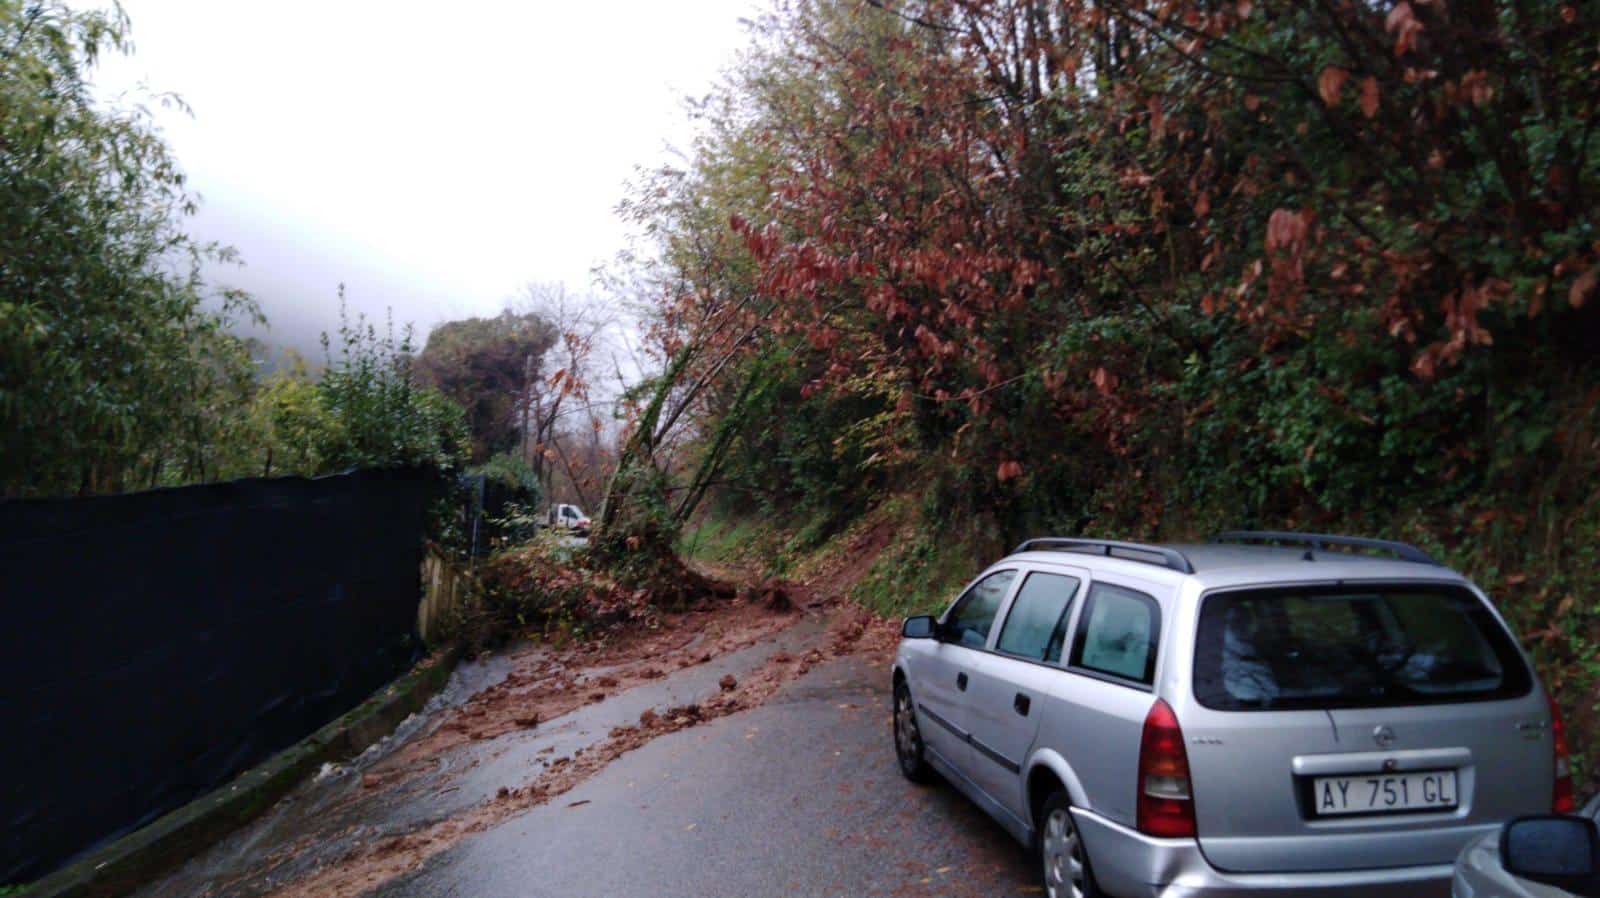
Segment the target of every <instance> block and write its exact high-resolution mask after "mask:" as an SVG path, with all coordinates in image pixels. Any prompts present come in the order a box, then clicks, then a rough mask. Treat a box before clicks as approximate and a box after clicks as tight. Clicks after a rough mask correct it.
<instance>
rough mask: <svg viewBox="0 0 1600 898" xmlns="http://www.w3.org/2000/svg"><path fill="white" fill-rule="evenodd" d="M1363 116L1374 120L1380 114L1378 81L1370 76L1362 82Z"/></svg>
mask: <svg viewBox="0 0 1600 898" xmlns="http://www.w3.org/2000/svg"><path fill="white" fill-rule="evenodd" d="M1360 102H1361V114H1362V115H1364V116H1366V117H1367V118H1372V117H1373V116H1375V115H1377V114H1378V79H1377V78H1374V77H1372V76H1371V75H1368V76H1367V77H1366V79H1365V80H1363V81H1362V82H1361V100H1360Z"/></svg>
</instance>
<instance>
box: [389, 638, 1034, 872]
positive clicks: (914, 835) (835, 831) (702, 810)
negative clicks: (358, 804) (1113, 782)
mask: <svg viewBox="0 0 1600 898" xmlns="http://www.w3.org/2000/svg"><path fill="white" fill-rule="evenodd" d="M886 679H887V677H886V673H885V671H883V670H881V669H878V667H877V666H868V664H867V663H866V662H864V661H863V660H862V659H860V658H844V659H840V660H837V661H832V662H828V663H826V664H824V665H821V666H819V667H818V668H817V669H815V670H813V671H812V672H811V673H810V674H808V675H807V676H805V677H803V678H801V679H799V680H797V681H795V682H793V683H791V684H789V685H788V686H786V687H784V688H783V689H782V690H780V691H779V692H778V693H777V694H775V695H774V696H772V697H771V698H769V699H768V700H767V702H766V703H765V704H764V705H762V706H761V707H759V708H756V709H753V710H750V711H745V712H742V713H739V714H734V715H732V716H729V717H724V718H721V719H719V720H715V721H711V722H710V723H707V724H704V725H702V726H699V727H695V728H693V729H689V730H683V731H680V732H677V733H672V734H669V735H666V736H663V737H660V738H658V739H656V740H654V741H652V742H651V743H649V744H648V745H646V746H644V747H643V748H641V749H638V750H636V751H633V752H630V753H628V754H626V755H623V756H622V757H621V758H619V759H617V760H616V761H614V762H612V763H611V765H610V766H608V767H607V768H606V769H605V770H604V771H602V772H600V773H599V774H597V775H595V776H594V777H593V778H592V779H590V780H589V781H588V782H586V783H584V784H583V785H580V786H578V787H577V788H575V789H573V790H572V791H571V792H568V793H567V794H566V795H563V796H561V798H560V799H558V800H557V801H555V802H552V803H551V804H549V805H545V806H542V807H538V808H534V809H533V810H531V811H528V812H527V813H525V814H523V815H522V816H520V817H516V818H513V819H511V820H508V821H506V822H505V823H503V824H502V825H500V826H499V827H497V828H495V829H492V830H490V831H488V832H485V833H481V834H478V835H475V836H473V837H470V838H468V839H466V840H465V841H463V842H461V843H460V844H459V845H457V846H456V847H454V848H452V849H450V850H449V851H446V852H444V853H443V854H440V855H437V856H435V857H434V858H432V859H431V860H430V861H429V862H427V863H426V864H424V865H423V867H422V868H421V869H420V870H418V871H416V872H414V873H413V874H411V875H409V876H407V877H404V878H402V879H401V880H399V881H397V882H394V883H391V884H390V885H389V886H387V887H385V888H383V889H382V890H380V891H379V892H378V894H380V895H382V896H385V898H423V896H460V898H468V896H473V898H476V896H484V898H495V896H504V898H512V896H519V898H520V896H528V898H533V896H571V898H582V896H595V898H599V896H616V895H651V896H663V898H673V896H683V898H688V896H707V898H712V896H785V898H792V896H852V895H889V896H902V895H903V896H920V895H974V896H979V895H982V896H990V895H994V896H1003V895H1037V894H1040V893H1041V889H1040V888H1039V887H1038V886H1037V884H1036V883H1037V880H1036V879H1035V878H1034V874H1033V866H1032V864H1031V863H1030V862H1029V861H1028V859H1027V858H1026V856H1025V854H1024V852H1023V850H1022V848H1021V847H1020V846H1019V845H1017V843H1016V842H1014V841H1013V840H1012V839H1011V837H1010V836H1009V835H1007V834H1006V833H1005V832H1004V831H1003V830H1001V829H1000V827H999V826H997V825H996V824H994V823H993V822H992V821H991V820H989V818H988V817H986V816H984V815H983V814H982V812H980V811H978V810H977V809H976V808H975V807H974V806H972V805H971V804H970V803H969V802H967V801H966V800H965V799H964V798H962V797H961V796H960V795H958V794H957V793H956V792H955V790H954V789H952V788H951V787H950V786H948V785H946V784H944V783H942V782H941V783H936V784H934V785H932V786H921V787H919V786H915V785H912V784H911V783H909V782H907V781H906V780H905V779H904V778H903V777H901V775H900V773H899V769H898V767H897V766H896V764H895V760H894V753H893V746H892V740H891V738H890V735H889V715H888V702H889V695H888V691H887V689H886V687H885V683H884V681H885V680H886Z"/></svg>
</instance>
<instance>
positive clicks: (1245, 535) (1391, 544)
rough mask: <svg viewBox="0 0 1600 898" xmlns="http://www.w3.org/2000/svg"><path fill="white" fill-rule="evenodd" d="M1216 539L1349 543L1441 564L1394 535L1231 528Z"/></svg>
mask: <svg viewBox="0 0 1600 898" xmlns="http://www.w3.org/2000/svg"><path fill="white" fill-rule="evenodd" d="M1211 541H1212V542H1214V543H1282V544H1286V545H1291V546H1305V547H1307V548H1309V549H1312V550H1313V551H1317V552H1320V551H1322V550H1323V549H1325V548H1327V547H1328V546H1347V547H1349V548H1354V549H1378V550H1380V551H1384V552H1390V553H1393V554H1394V556H1395V557H1396V558H1399V559H1400V560H1401V561H1412V562H1416V563H1417V564H1431V565H1434V566H1439V562H1438V561H1437V560H1435V559H1434V557H1433V556H1432V555H1429V554H1428V553H1427V552H1424V551H1422V550H1421V549H1419V548H1417V547H1416V546H1413V545H1411V544H1409V543H1402V542H1396V541H1394V540H1392V539H1368V538H1367V537H1364V536H1340V535H1338V534H1334V533H1298V532H1296V531H1292V530H1227V531H1224V532H1222V533H1218V534H1217V535H1216V536H1213V537H1211Z"/></svg>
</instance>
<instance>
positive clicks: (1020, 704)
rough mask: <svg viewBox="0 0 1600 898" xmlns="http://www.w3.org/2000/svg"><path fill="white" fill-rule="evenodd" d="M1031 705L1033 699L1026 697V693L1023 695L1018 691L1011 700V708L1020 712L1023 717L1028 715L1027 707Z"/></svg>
mask: <svg viewBox="0 0 1600 898" xmlns="http://www.w3.org/2000/svg"><path fill="white" fill-rule="evenodd" d="M1032 706H1033V699H1030V698H1028V697H1027V696H1026V695H1023V694H1022V693H1020V692H1019V693H1017V697H1016V698H1014V699H1012V700H1011V708H1012V710H1014V711H1016V712H1017V713H1018V714H1021V715H1022V716H1023V717H1027V716H1028V709H1029V708H1031V707H1032Z"/></svg>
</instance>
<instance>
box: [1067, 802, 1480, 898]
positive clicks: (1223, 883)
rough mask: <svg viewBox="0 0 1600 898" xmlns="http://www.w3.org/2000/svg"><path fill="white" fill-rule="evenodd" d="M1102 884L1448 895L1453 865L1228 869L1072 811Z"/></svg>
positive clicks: (1426, 897) (1332, 896)
mask: <svg viewBox="0 0 1600 898" xmlns="http://www.w3.org/2000/svg"><path fill="white" fill-rule="evenodd" d="M1072 816H1073V820H1074V821H1076V823H1077V825H1078V831H1079V833H1081V834H1082V836H1083V845H1084V848H1085V849H1086V850H1087V851H1088V853H1089V863H1090V864H1091V865H1092V867H1093V870H1094V877H1095V880H1096V881H1097V882H1098V883H1099V885H1100V888H1101V889H1102V890H1104V891H1105V892H1107V893H1109V894H1112V895H1125V896H1127V898H1233V896H1240V898H1264V896H1268V895H1272V896H1278V895H1282V896H1292V898H1345V896H1354V895H1359V896H1361V898H1447V896H1449V894H1450V874H1451V867H1450V865H1449V864H1435V865H1429V866H1424V867H1395V868H1389V869H1382V870H1346V871H1338V872H1331V873H1229V872H1225V871H1222V870H1218V869H1216V868H1215V867H1212V866H1211V864H1210V863H1208V862H1207V861H1206V859H1205V856H1204V855H1203V854H1201V852H1200V846H1199V844H1197V843H1196V842H1195V841H1194V840H1193V839H1154V838H1151V837H1149V836H1146V835H1144V834H1143V833H1140V832H1137V831H1135V830H1131V829H1129V828H1127V827H1125V826H1122V825H1121V824H1118V823H1114V822H1112V821H1110V820H1107V819H1105V818H1104V817H1101V816H1099V815H1098V814H1095V813H1092V812H1090V811H1083V810H1075V811H1073V814H1072Z"/></svg>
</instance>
